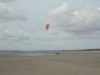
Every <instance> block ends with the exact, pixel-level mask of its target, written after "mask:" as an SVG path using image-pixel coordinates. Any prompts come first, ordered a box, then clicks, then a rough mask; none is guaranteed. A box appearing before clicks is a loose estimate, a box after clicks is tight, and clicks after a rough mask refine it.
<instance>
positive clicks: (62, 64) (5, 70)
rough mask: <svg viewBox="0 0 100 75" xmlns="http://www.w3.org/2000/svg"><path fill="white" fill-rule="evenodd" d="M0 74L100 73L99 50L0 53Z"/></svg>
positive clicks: (93, 74)
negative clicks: (65, 52)
mask: <svg viewBox="0 0 100 75" xmlns="http://www.w3.org/2000/svg"><path fill="white" fill-rule="evenodd" d="M0 75H100V52H79V53H68V54H61V55H42V56H18V55H0Z"/></svg>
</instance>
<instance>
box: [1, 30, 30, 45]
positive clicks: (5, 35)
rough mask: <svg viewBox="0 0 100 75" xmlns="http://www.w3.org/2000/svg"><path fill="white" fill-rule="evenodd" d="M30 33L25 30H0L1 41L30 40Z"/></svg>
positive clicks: (14, 42) (20, 41) (16, 41)
mask: <svg viewBox="0 0 100 75" xmlns="http://www.w3.org/2000/svg"><path fill="white" fill-rule="evenodd" d="M29 40H30V38H29V35H28V33H27V32H26V31H24V30H18V31H12V30H2V31H0V41H1V42H6V43H7V42H9V43H13V44H16V43H19V44H20V43H22V42H25V41H29Z"/></svg>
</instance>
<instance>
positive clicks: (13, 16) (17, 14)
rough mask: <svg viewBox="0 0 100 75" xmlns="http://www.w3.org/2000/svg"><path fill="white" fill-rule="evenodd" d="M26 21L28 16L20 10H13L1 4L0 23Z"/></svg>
mask: <svg viewBox="0 0 100 75" xmlns="http://www.w3.org/2000/svg"><path fill="white" fill-rule="evenodd" d="M12 20H26V16H25V15H24V14H23V13H22V12H21V11H19V10H16V9H13V8H10V7H8V6H7V5H5V4H4V3H1V2H0V21H12Z"/></svg>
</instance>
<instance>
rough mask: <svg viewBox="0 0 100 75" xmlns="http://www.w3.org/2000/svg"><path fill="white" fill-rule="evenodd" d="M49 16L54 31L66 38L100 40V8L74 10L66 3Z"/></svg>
mask: <svg viewBox="0 0 100 75" xmlns="http://www.w3.org/2000/svg"><path fill="white" fill-rule="evenodd" d="M49 16H50V19H51V20H50V21H51V22H52V24H53V25H54V27H55V28H54V30H57V31H60V33H61V32H62V33H64V36H66V37H74V38H99V34H100V8H83V9H80V10H74V9H72V8H70V6H68V4H67V3H64V4H62V5H61V6H60V7H58V8H56V9H55V10H53V11H51V12H49ZM62 33H61V35H62Z"/></svg>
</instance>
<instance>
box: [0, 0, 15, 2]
mask: <svg viewBox="0 0 100 75" xmlns="http://www.w3.org/2000/svg"><path fill="white" fill-rule="evenodd" d="M12 1H14V0H0V2H12Z"/></svg>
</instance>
